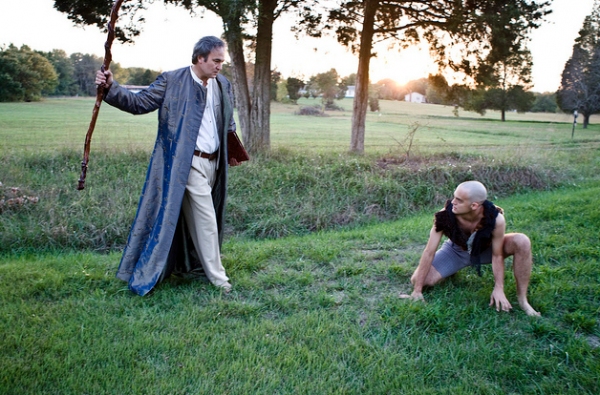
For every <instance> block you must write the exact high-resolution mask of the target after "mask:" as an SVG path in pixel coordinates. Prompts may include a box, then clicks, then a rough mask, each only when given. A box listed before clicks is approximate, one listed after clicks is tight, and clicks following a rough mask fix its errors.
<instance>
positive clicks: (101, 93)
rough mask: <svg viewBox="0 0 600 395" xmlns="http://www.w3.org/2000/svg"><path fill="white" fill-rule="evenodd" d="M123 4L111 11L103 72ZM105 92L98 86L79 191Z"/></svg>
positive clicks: (118, 3)
mask: <svg viewBox="0 0 600 395" xmlns="http://www.w3.org/2000/svg"><path fill="white" fill-rule="evenodd" d="M122 3H123V0H116V1H115V2H114V4H113V6H112V9H111V11H110V21H109V22H108V25H107V29H108V37H107V39H106V42H105V43H104V63H102V67H100V70H102V72H105V71H106V70H108V67H109V66H110V62H111V61H112V52H111V50H110V49H111V47H112V43H113V40H114V39H115V23H116V22H117V18H118V17H119V8H121V4H122ZM105 91H106V88H105V87H104V85H98V87H97V89H96V103H95V104H94V110H93V111H92V120H91V121H90V127H89V128H88V131H87V133H86V135H85V144H84V145H83V160H82V161H81V175H80V176H79V185H78V186H77V189H78V190H82V189H83V188H85V175H86V173H87V167H88V160H89V158H90V143H91V142H92V134H93V133H94V127H96V119H98V112H99V111H100V105H101V104H102V99H103V98H104V93H105Z"/></svg>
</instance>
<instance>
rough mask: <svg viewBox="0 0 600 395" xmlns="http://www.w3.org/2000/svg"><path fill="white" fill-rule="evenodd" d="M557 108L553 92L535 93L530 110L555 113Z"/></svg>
mask: <svg viewBox="0 0 600 395" xmlns="http://www.w3.org/2000/svg"><path fill="white" fill-rule="evenodd" d="M557 109H558V105H557V104H556V94H555V93H539V94H536V95H535V102H534V103H533V107H531V110H530V111H531V112H550V113H555V112H556V110H557Z"/></svg>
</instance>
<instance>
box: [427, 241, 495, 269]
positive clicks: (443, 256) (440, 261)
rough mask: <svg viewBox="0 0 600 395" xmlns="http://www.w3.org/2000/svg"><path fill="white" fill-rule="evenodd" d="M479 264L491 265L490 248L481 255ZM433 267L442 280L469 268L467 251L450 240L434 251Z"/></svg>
mask: <svg viewBox="0 0 600 395" xmlns="http://www.w3.org/2000/svg"><path fill="white" fill-rule="evenodd" d="M480 256H481V263H482V264H485V263H492V247H491V246H490V247H489V248H488V249H486V250H485V251H483V252H482V253H481V255H480ZM432 265H433V267H435V269H436V270H437V271H438V272H439V273H440V274H441V275H442V278H446V277H449V276H451V275H453V274H454V273H456V272H457V271H459V270H460V269H463V268H465V267H467V266H471V256H470V255H469V252H468V251H464V250H463V249H462V248H460V246H458V245H457V244H454V243H453V242H452V241H450V240H446V241H445V242H444V244H442V248H440V249H439V250H437V251H436V253H435V257H434V258H433V263H432Z"/></svg>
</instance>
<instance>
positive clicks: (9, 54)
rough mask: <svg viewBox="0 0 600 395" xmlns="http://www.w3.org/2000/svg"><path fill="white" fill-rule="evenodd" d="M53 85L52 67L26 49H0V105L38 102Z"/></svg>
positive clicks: (54, 85)
mask: <svg viewBox="0 0 600 395" xmlns="http://www.w3.org/2000/svg"><path fill="white" fill-rule="evenodd" d="M57 84H58V76H57V74H56V71H55V70H54V67H53V66H52V63H50V62H49V61H48V59H46V58H45V57H44V56H42V55H41V54H39V53H37V52H35V51H32V50H31V49H30V48H29V47H28V46H27V45H23V46H21V48H17V47H16V46H14V45H12V44H11V45H9V46H8V47H7V48H0V87H2V89H0V101H36V100H40V99H41V97H42V95H45V94H46V95H47V94H48V93H50V92H53V91H54V89H55V87H56V85H57Z"/></svg>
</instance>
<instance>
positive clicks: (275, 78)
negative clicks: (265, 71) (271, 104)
mask: <svg viewBox="0 0 600 395" xmlns="http://www.w3.org/2000/svg"><path fill="white" fill-rule="evenodd" d="M279 81H281V73H280V72H279V71H277V70H273V72H272V73H271V95H270V96H271V100H274V101H277V84H279Z"/></svg>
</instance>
